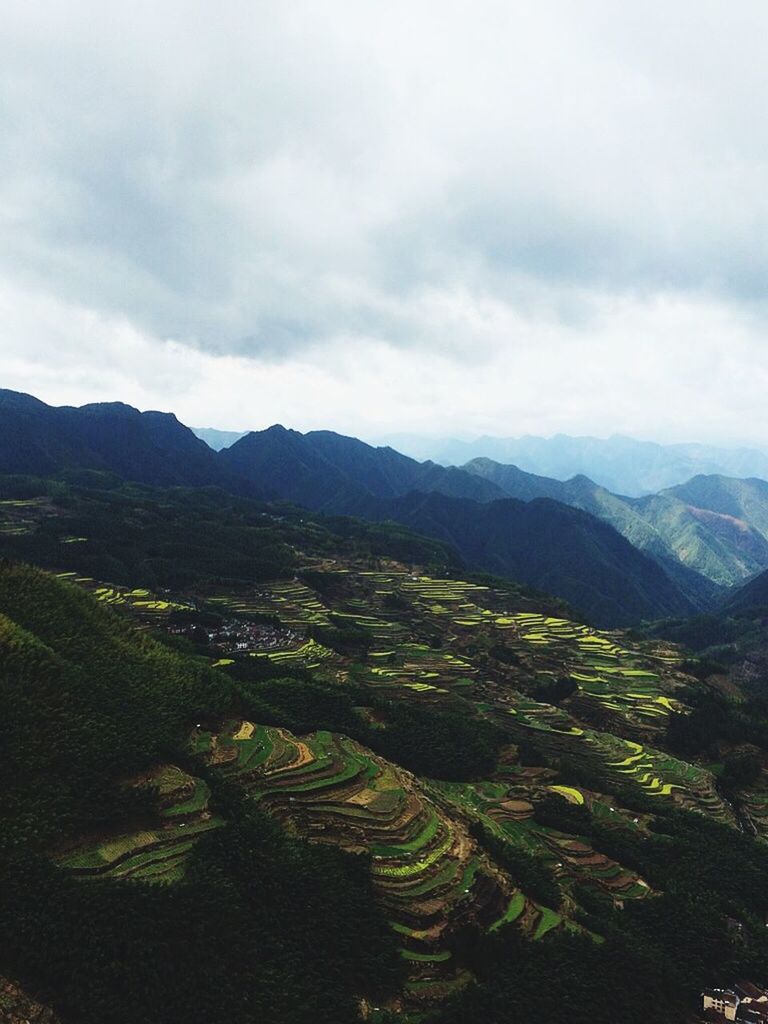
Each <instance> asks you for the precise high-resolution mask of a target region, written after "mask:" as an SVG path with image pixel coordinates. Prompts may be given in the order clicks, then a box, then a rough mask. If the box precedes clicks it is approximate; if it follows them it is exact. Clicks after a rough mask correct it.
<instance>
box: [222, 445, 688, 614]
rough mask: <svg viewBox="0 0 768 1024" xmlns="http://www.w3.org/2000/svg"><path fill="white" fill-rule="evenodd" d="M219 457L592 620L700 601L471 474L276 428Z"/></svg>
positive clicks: (586, 528)
mask: <svg viewBox="0 0 768 1024" xmlns="http://www.w3.org/2000/svg"><path fill="white" fill-rule="evenodd" d="M220 457H221V459H222V460H223V462H224V464H225V465H226V467H227V468H228V469H229V470H230V471H231V472H232V473H237V474H239V475H241V476H244V477H246V478H247V479H249V480H253V481H257V482H259V484H260V485H261V486H262V487H263V486H265V485H266V482H267V481H268V482H269V486H270V488H271V489H272V494H273V495H274V496H275V497H279V498H282V499H285V500H289V501H293V502H297V503H299V504H302V505H306V506H307V507H309V508H312V509H315V510H319V511H324V512H327V513H343V514H346V515H356V516H363V517H365V518H367V519H371V520H387V519H392V520H395V521H396V522H400V523H404V524H405V525H406V526H409V527H411V528H412V529H415V530H417V531H419V532H421V533H424V534H426V535H427V536H429V537H435V538H437V539H439V540H443V541H447V542H448V543H450V544H451V545H452V546H453V547H454V548H455V549H456V550H457V551H458V552H459V554H460V555H461V556H462V557H463V558H464V559H465V560H466V561H467V563H468V564H470V565H476V566H479V567H481V568H483V569H486V570H488V571H490V572H495V573H499V574H500V575H504V576H507V577H510V578H512V579H518V580H522V581H524V582H526V583H529V584H531V585H532V586H535V587H538V588H540V589H546V590H547V591H548V592H549V593H552V594H554V595H556V596H557V597H561V598H563V599H565V600H567V601H570V602H573V603H574V604H575V606H576V607H577V608H579V610H580V611H581V612H582V613H583V614H585V615H587V616H589V617H590V618H591V619H592V620H593V621H595V622H597V623H600V624H601V625H610V626H614V625H626V624H627V623H629V622H633V621H637V620H638V619H640V618H658V617H661V616H665V615H670V614H677V615H685V614H689V613H691V612H692V611H694V610H695V608H696V607H698V605H697V604H696V602H695V601H694V600H693V599H692V598H691V597H689V596H687V595H686V593H685V592H684V590H682V589H681V588H680V587H679V586H678V585H677V584H676V583H673V582H671V581H670V579H669V578H668V577H667V576H666V574H665V573H664V572H662V571H659V568H658V566H656V565H654V564H653V562H652V561H651V560H650V559H648V558H647V557H645V556H644V555H642V553H640V552H638V551H637V550H636V549H635V548H633V547H632V545H631V544H628V543H626V541H624V540H623V538H621V537H620V536H619V535H618V534H617V533H616V532H615V531H614V530H613V529H611V528H606V527H605V525H604V524H602V523H600V522H599V521H598V520H596V519H595V518H594V517H593V516H591V515H586V514H583V513H582V514H581V515H580V516H577V515H574V513H573V510H572V509H569V508H567V507H565V506H564V505H562V504H560V503H558V502H557V501H551V502H548V503H544V504H536V505H535V506H534V507H532V508H529V507H528V506H527V505H526V504H525V503H524V502H519V501H508V500H500V496H503V495H504V491H503V489H502V488H501V487H500V486H499V485H498V484H497V483H496V482H495V481H493V480H489V479H485V478H484V477H483V476H481V475H480V474H479V473H471V472H467V471H465V470H464V469H457V468H455V467H448V468H446V467H442V466H438V465H436V464H435V463H432V462H426V463H419V462H416V461H415V460H413V459H409V458H408V457H407V456H404V455H401V454H400V453H399V452H395V451H394V450H393V449H391V448H374V447H372V446H371V445H368V444H365V443H364V442H362V441H358V440H357V439H355V438H349V437H343V436H342V435H339V434H334V433H331V432H329V431H313V432H311V433H308V434H300V433H299V432H297V431H295V430H286V429H285V428H284V427H282V426H275V427H270V428H269V429H268V430H264V431H260V432H258V433H251V434H248V435H246V437H244V438H242V439H241V440H240V441H238V442H236V443H235V444H234V445H233V446H232V447H231V448H229V449H227V450H225V451H223V452H221V454H220ZM553 483H554V484H557V481H553ZM452 499H455V500H452ZM691 589H693V588H691ZM654 591H655V592H654Z"/></svg>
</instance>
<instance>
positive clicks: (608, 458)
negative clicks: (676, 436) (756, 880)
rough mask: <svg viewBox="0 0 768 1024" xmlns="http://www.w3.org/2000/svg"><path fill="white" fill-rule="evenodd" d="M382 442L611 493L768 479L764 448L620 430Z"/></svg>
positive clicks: (439, 458)
mask: <svg viewBox="0 0 768 1024" xmlns="http://www.w3.org/2000/svg"><path fill="white" fill-rule="evenodd" d="M382 441H385V442H386V443H389V444H392V445H393V446H394V447H395V448H397V449H398V451H402V452H405V453H406V454H408V455H411V456H412V457H414V458H417V459H433V460H434V461H435V462H439V463H441V464H443V465H454V466H462V465H464V464H465V463H467V462H469V461H471V460H473V459H476V458H488V459H493V460H494V461H495V462H500V463H502V464H507V465H508V464H512V465H515V466H518V467H519V468H520V469H522V470H525V471H526V472H528V473H535V474H538V475H540V476H546V477H552V478H554V479H556V480H562V481H565V480H570V479H571V478H572V477H574V476H578V475H580V474H583V475H585V476H588V477H589V478H590V479H591V480H594V481H596V482H597V483H598V484H600V485H602V486H603V487H606V488H607V489H608V490H610V491H613V492H614V493H617V494H624V495H629V496H631V497H640V496H642V495H644V494H653V493H656V492H657V491H660V490H663V489H665V488H668V487H673V486H675V485H677V484H681V483H684V482H686V481H687V480H689V479H690V478H691V477H693V476H697V475H700V474H705V475H712V474H717V475H722V476H731V477H760V478H764V479H768V451H762V450H760V449H757V448H746V447H738V448H724V447H718V446H715V445H705V444H657V443H656V442H653V441H637V440H635V439H634V438H631V437H623V436H621V435H619V434H615V435H613V436H612V437H609V438H598V437H572V436H570V435H568V434H556V435H555V436H554V437H546V438H545V437H533V436H526V437H506V438H504V437H487V436H486V437H480V438H477V439H476V440H473V441H462V440H452V439H440V438H437V439H432V438H423V437H418V436H416V435H412V434H393V435H390V436H388V437H386V438H383V439H382Z"/></svg>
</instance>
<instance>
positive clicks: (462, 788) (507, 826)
mask: <svg viewBox="0 0 768 1024" xmlns="http://www.w3.org/2000/svg"><path fill="white" fill-rule="evenodd" d="M550 774H551V773H549V772H546V771H542V770H538V769H535V770H533V771H532V772H525V771H521V772H519V773H517V774H516V776H515V779H514V781H512V782H507V781H505V782H483V783H432V784H431V785H432V786H433V787H436V788H437V789H438V791H439V792H440V794H441V795H442V796H443V797H444V798H445V799H447V800H449V801H451V802H452V803H455V804H456V805H457V806H458V807H460V808H462V809H463V810H464V811H465V812H466V813H467V814H468V815H469V816H471V817H472V818H473V819H474V820H476V821H480V822H481V823H482V824H483V825H484V826H485V827H486V828H487V829H488V830H489V831H490V832H492V833H493V834H494V835H496V836H498V837H499V838H501V839H503V840H504V841H505V842H507V843H509V844H510V845H512V846H513V847H517V848H519V849H522V850H524V851H526V852H527V853H530V854H533V855H534V856H535V857H536V858H537V859H538V860H539V861H541V862H542V863H544V864H546V865H548V866H549V867H550V868H551V869H552V871H553V874H554V875H555V877H556V878H557V879H558V882H559V883H560V885H561V887H562V889H563V891H564V893H565V894H566V902H565V904H564V909H563V914H562V916H561V917H560V920H559V921H558V922H556V923H554V924H553V925H552V927H557V926H561V927H566V928H567V927H569V921H568V918H567V916H565V915H566V914H567V913H569V912H570V911H571V910H572V902H571V901H570V899H569V898H568V894H569V893H570V892H571V890H572V888H573V885H574V884H575V883H588V884H589V885H591V886H592V887H594V888H595V889H599V890H601V891H602V892H604V893H605V894H606V895H608V896H610V898H611V899H612V900H613V901H614V902H615V903H616V904H617V905H623V903H624V901H625V900H628V899H643V898H644V897H645V896H647V895H648V893H649V892H650V888H649V886H648V884H647V882H645V880H644V879H642V878H640V877H639V876H638V875H637V874H636V873H635V872H633V871H630V870H629V869H627V868H625V867H623V866H622V865H621V864H618V863H617V862H616V861H614V860H611V858H610V857H606V856H605V855H604V854H602V853H599V852H597V851H596V850H595V849H594V848H593V847H592V845H591V843H590V841H589V839H588V838H586V837H584V836H577V835H570V834H568V833H564V832H561V831H558V830H557V829H554V828H549V827H547V826H544V825H541V824H538V823H537V822H536V821H535V820H534V818H533V813H534V804H535V802H536V801H538V800H539V799H541V798H543V797H545V796H547V795H548V794H550V793H553V792H554V793H557V794H559V795H561V796H565V797H566V798H567V799H569V800H571V801H572V802H574V803H580V804H584V803H587V804H588V805H589V806H590V808H591V809H592V811H593V813H595V814H596V815H597V816H599V817H606V818H609V819H610V818H615V819H617V820H619V819H620V818H621V815H620V813H619V812H617V811H615V810H614V809H613V808H611V807H609V806H608V804H607V802H605V798H604V797H600V796H598V795H597V794H592V793H589V792H587V791H582V790H580V789H576V788H574V787H564V786H557V785H552V784H550V783H549V775H550ZM564 790H565V792H563V791H564ZM623 822H624V824H626V823H627V819H626V818H624V819H623Z"/></svg>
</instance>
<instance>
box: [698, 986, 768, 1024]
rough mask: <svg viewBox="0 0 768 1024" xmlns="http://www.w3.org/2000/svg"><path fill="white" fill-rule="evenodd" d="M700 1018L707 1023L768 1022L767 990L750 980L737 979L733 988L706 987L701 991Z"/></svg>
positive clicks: (755, 1023) (742, 1023)
mask: <svg viewBox="0 0 768 1024" xmlns="http://www.w3.org/2000/svg"><path fill="white" fill-rule="evenodd" d="M701 1002H702V1016H701V1019H702V1020H704V1021H707V1022H708V1024H722V1022H723V1021H727V1020H733V1021H739V1022H741V1024H768V990H766V989H763V988H760V987H759V986H758V985H755V984H753V983H752V982H751V981H737V982H736V984H735V985H734V986H733V988H708V989H705V990H704V991H703V992H702V993H701Z"/></svg>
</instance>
